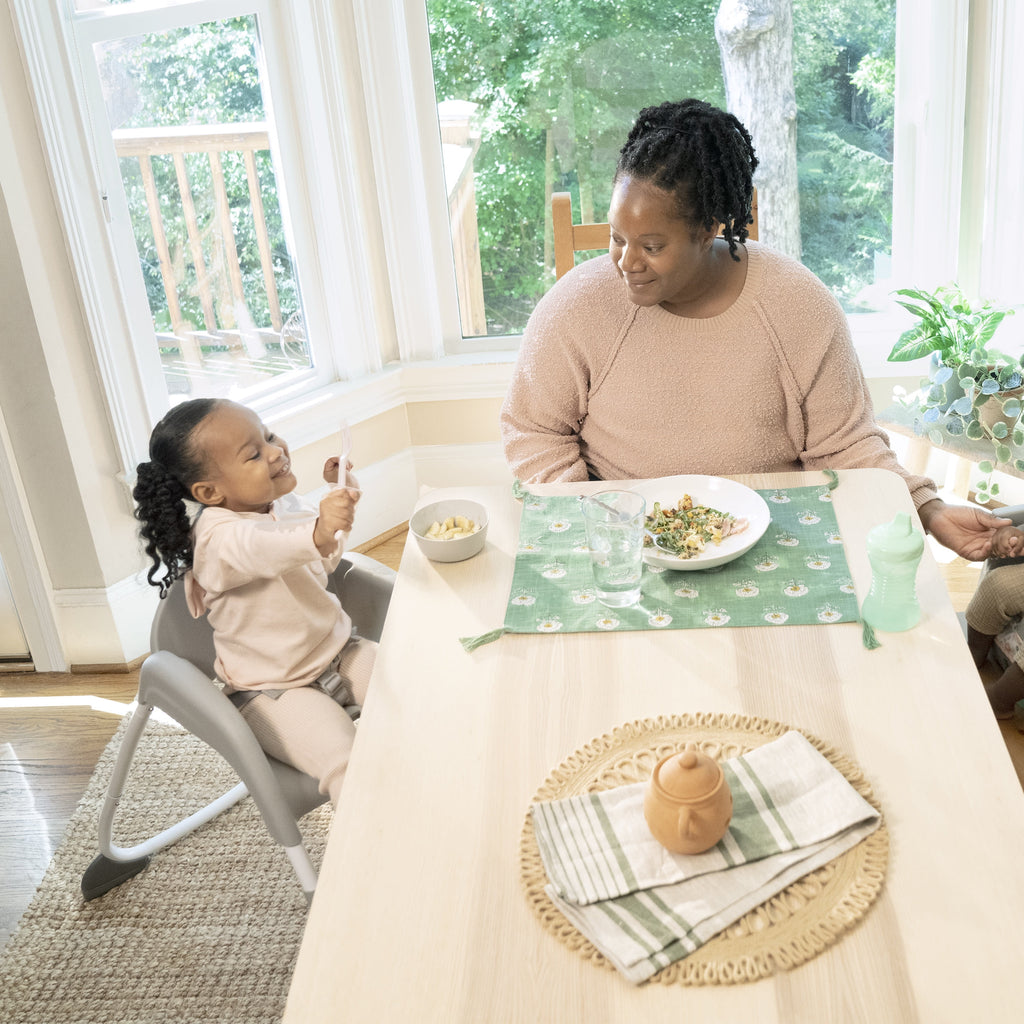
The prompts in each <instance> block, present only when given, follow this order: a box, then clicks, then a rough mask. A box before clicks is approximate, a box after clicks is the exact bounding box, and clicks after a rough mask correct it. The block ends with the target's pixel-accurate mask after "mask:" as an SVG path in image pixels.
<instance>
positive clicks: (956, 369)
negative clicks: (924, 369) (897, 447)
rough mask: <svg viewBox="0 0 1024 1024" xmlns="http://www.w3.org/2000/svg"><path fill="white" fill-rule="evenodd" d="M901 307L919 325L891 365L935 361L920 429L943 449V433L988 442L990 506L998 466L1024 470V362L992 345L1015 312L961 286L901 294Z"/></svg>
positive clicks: (981, 484)
mask: <svg viewBox="0 0 1024 1024" xmlns="http://www.w3.org/2000/svg"><path fill="white" fill-rule="evenodd" d="M896 294H897V295H898V296H901V297H902V298H898V299H897V300H896V301H897V302H898V303H899V304H900V305H901V306H902V307H903V308H904V309H905V310H907V311H908V312H909V313H912V314H913V315H914V316H915V317H917V319H918V323H916V324H915V325H914V326H913V327H910V328H909V329H907V330H906V331H904V332H903V333H902V334H901V335H900V337H899V339H898V340H897V342H896V344H895V345H894V346H893V349H892V351H891V352H890V353H889V360H890V361H891V362H905V361H907V360H910V359H919V358H921V357H922V356H926V355H930V356H931V365H930V370H929V375H928V378H927V379H926V380H923V381H922V382H921V390H920V391H919V392H918V393H917V394H916V395H915V396H914V398H913V401H916V403H917V405H918V411H919V412H920V413H921V419H920V430H921V432H922V433H923V432H927V434H928V436H929V439H930V440H931V442H932V444H934V445H936V446H941V445H942V442H943V439H944V435H943V431H945V433H946V434H949V435H950V436H964V437H967V438H968V439H970V440H973V441H982V440H986V439H987V440H989V441H990V442H991V444H992V459H983V460H982V461H981V462H979V464H978V470H979V472H980V473H981V479H979V480H978V481H977V483H976V484H975V489H976V494H977V500H978V501H979V502H980V503H981V504H985V503H986V502H987V501H988V500H989V498H991V497H994V496H995V495H996V494H998V492H999V485H998V484H996V483H993V482H992V474H993V472H994V471H995V468H996V466H998V465H1000V464H1010V463H1012V464H1013V465H1014V467H1015V468H1016V469H1017V470H1018V471H1024V422H1022V419H1024V403H1022V400H1021V399H1022V396H1024V375H1022V366H1024V356H1021V357H1020V358H1019V359H1018V358H1014V357H1012V356H1008V355H1006V354H1004V353H1002V352H999V351H997V350H996V349H994V348H992V347H991V345H990V344H989V343H990V341H991V340H992V337H993V335H994V334H995V332H996V328H998V327H999V325H1000V324H1001V323H1002V322H1003V320H1004V319H1005V318H1006V317H1007V316H1009V315H1011V314H1012V313H1013V310H1012V309H1009V308H1006V307H997V306H993V305H992V303H989V302H986V303H981V304H979V305H976V306H972V305H971V303H970V302H969V301H968V300H967V298H966V297H965V296H964V294H963V292H962V291H961V290H960V289H959V287H957V286H956V285H955V284H951V285H944V286H942V287H939V288H936V289H935V291H933V292H926V291H922V290H919V289H916V288H902V289H900V290H899V291H897V292H896Z"/></svg>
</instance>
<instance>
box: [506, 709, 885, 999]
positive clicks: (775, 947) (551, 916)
mask: <svg viewBox="0 0 1024 1024" xmlns="http://www.w3.org/2000/svg"><path fill="white" fill-rule="evenodd" d="M789 729H790V726H787V725H783V724H781V723H780V722H773V721H770V720H768V719H765V718H754V717H750V716H745V715H723V714H713V713H696V714H685V715H673V716H661V717H659V718H648V719H644V720H641V721H636V722H628V723H626V724H625V725H621V726H619V727H618V728H617V729H614V730H612V732H610V733H607V734H605V735H604V736H600V737H598V738H597V739H595V740H592V741H591V742H590V743H588V744H586V745H585V746H584V747H581V748H580V749H579V750H577V751H575V753H573V754H570V755H569V757H567V758H566V759H565V760H564V761H563V762H562V763H561V764H560V765H559V766H558V767H557V768H556V769H555V770H554V771H553V772H552V773H551V774H550V775H549V776H548V778H547V779H546V781H545V782H544V784H543V785H542V786H541V787H540V789H539V790H537V794H536V796H535V797H534V800H535V801H540V800H559V799H561V798H563V797H567V796H573V795H575V794H578V793H594V792H598V791H600V790H603V789H612V788H613V787H615V786H624V785H628V784H630V783H634V782H644V781H646V780H647V779H649V778H650V776H651V772H652V771H653V769H654V766H655V765H656V764H657V763H658V761H659V760H660V759H661V758H662V757H664V756H666V755H667V754H670V753H672V752H673V751H674V750H678V749H681V748H682V747H683V746H684V744H686V743H694V744H695V745H696V746H697V747H698V749H700V750H703V751H704V752H705V753H707V754H710V755H711V756H712V757H715V758H717V759H719V760H725V759H726V758H729V757H736V756H738V755H739V754H742V753H744V752H746V751H748V750H752V749H753V748H754V747H759V746H761V745H762V744H764V743H768V742H770V741H771V740H773V739H777V738H778V737H779V736H782V735H783V733H786V732H788V731H789ZM800 731H801V732H803V730H800ZM803 734H804V736H806V737H807V739H808V740H809V741H810V742H811V743H812V744H813V745H814V746H815V748H816V749H817V750H819V751H820V752H821V753H822V754H823V755H824V756H825V757H826V758H828V760H829V761H830V762H831V763H832V764H833V765H834V766H835V768H836V769H837V770H838V771H840V772H841V773H842V774H843V776H844V777H845V778H846V779H847V781H849V783H850V784H851V785H852V786H853V788H854V789H856V790H857V792H858V793H860V795H861V796H863V797H864V798H865V799H866V800H867V801H868V802H869V803H870V804H872V806H874V807H875V808H877V809H878V810H881V808H880V807H879V805H878V801H877V800H876V799H875V797H874V795H873V793H872V792H871V787H870V786H869V785H868V783H867V782H866V781H865V779H864V776H863V773H862V772H861V770H860V768H859V767H858V766H857V765H856V764H855V763H854V762H853V761H852V760H850V759H849V758H848V757H845V756H844V755H842V754H840V753H838V752H837V751H835V750H833V749H832V748H831V747H829V746H827V745H826V744H825V743H823V742H822V741H821V740H819V739H817V738H816V737H814V736H811V735H810V734H809V733H806V732H803ZM888 860H889V835H888V832H887V831H886V828H885V824H884V822H883V824H882V825H881V827H879V828H878V829H877V830H876V831H875V832H874V833H872V834H871V835H870V836H868V838H867V839H865V840H864V841H863V842H861V843H859V844H858V845H857V846H855V847H854V848H853V849H851V850H847V852H846V853H844V854H842V855H841V856H839V857H837V858H836V859H835V860H833V861H831V862H830V863H828V864H826V865H824V866H823V867H821V868H818V870H817V871H813V872H811V874H809V875H805V876H804V877H803V878H800V879H798V880H797V881H796V882H794V883H793V884H792V885H790V886H789V887H788V888H787V889H784V890H783V891H782V892H780V893H779V894H778V895H776V896H774V897H772V898H771V899H769V900H766V901H765V902H764V903H762V904H761V905H760V906H758V907H755V908H754V909H753V910H752V911H750V912H749V913H747V914H745V915H744V916H743V917H742V918H740V920H738V921H737V922H736V923H735V924H733V925H730V926H729V927H728V928H727V929H726V930H725V931H723V932H720V933H719V934H718V935H716V936H715V937H714V938H713V939H711V940H710V941H709V942H706V943H705V944H704V945H703V946H701V947H700V948H699V949H698V950H696V951H695V952H693V953H691V954H690V955H689V956H687V957H685V958H684V959H682V960H679V961H677V962H676V963H674V964H670V965H669V966H668V967H666V968H665V969H664V970H662V971H660V972H659V973H658V974H656V975H654V977H653V978H651V980H650V982H649V983H650V984H653V983H655V982H658V983H661V984H669V985H721V984H734V983H737V982H745V981H757V980H758V979H760V978H766V977H768V976H769V975H771V974H774V973H775V972H776V971H780V970H788V969H789V968H792V967H796V966H798V965H799V964H802V963H804V962H806V961H807V960H810V959H811V958H812V957H814V956H817V955H818V954H819V953H820V952H821V951H822V950H824V949H826V948H828V946H830V945H831V944H832V943H834V942H835V941H836V940H837V939H838V938H839V937H840V936H841V935H842V934H843V933H844V932H846V931H848V930H849V929H850V928H852V927H853V926H854V925H855V924H856V923H857V922H858V921H859V920H860V919H861V918H862V917H863V916H864V914H866V913H867V911H868V908H869V907H870V906H871V904H872V903H873V902H874V901H875V899H876V898H877V896H878V894H879V892H880V891H881V889H882V883H883V882H884V880H885V869H886V865H887V864H888ZM520 871H521V875H522V881H523V885H524V886H525V889H526V895H527V898H528V899H529V901H530V904H531V906H532V907H533V909H534V911H535V912H536V913H537V915H538V917H539V918H540V920H541V922H542V923H543V925H544V926H545V928H547V929H548V931H550V932H551V933H552V934H554V935H555V936H556V937H557V938H558V939H559V940H560V941H561V942H562V943H564V944H565V945H566V946H568V947H569V949H571V950H573V951H574V952H576V953H578V954H579V955H580V956H582V957H583V958H584V959H586V960H589V961H591V962H592V963H594V964H595V965H598V966H601V967H604V968H607V969H608V970H614V969H615V968H614V967H613V966H612V964H611V963H610V962H609V961H608V960H607V959H606V958H605V957H604V956H603V955H602V954H601V953H600V952H599V951H598V950H597V949H596V948H595V947H594V946H593V945H592V944H591V943H590V942H589V941H588V940H587V939H586V938H584V936H583V935H581V934H580V933H579V932H578V931H577V930H576V928H575V927H574V926H573V925H572V924H570V922H569V921H568V920H567V919H566V918H565V917H564V916H563V915H562V914H561V913H560V912H559V911H558V910H557V909H556V907H555V906H554V904H553V903H552V902H551V900H550V899H549V897H548V895H547V893H546V892H545V891H544V887H545V886H546V885H547V881H548V880H547V875H546V874H545V872H544V864H543V862H542V861H541V858H540V852H539V851H538V849H537V841H536V838H535V836H534V832H533V818H532V816H531V815H530V814H529V813H527V815H526V821H525V824H524V825H523V831H522V836H521V839H520Z"/></svg>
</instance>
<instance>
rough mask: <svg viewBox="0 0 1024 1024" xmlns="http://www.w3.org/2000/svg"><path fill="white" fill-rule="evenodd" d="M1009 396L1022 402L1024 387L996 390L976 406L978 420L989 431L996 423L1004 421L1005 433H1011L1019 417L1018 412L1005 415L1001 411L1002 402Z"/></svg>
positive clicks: (1023, 399)
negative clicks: (1013, 414) (1014, 414)
mask: <svg viewBox="0 0 1024 1024" xmlns="http://www.w3.org/2000/svg"><path fill="white" fill-rule="evenodd" d="M1011 398H1016V399H1017V400H1018V401H1022V402H1024V387H1021V388H1013V389H1012V390H1010V391H998V392H996V394H994V395H989V397H988V398H987V399H986V400H985V401H984V402H982V404H981V405H979V406H978V422H979V423H981V425H982V426H983V427H985V428H986V429H987V430H989V431H991V430H992V428H993V427H994V426H995V425H996V424H997V423H999V422H1002V423H1005V424H1006V429H1007V433H1008V434H1010V435H1012V434H1013V428H1014V427H1015V426H1016V425H1017V421H1018V420H1019V419H1020V414H1018V415H1016V416H1006V415H1005V414H1004V413H1003V403H1004V402H1006V401H1007V400H1008V399H1011Z"/></svg>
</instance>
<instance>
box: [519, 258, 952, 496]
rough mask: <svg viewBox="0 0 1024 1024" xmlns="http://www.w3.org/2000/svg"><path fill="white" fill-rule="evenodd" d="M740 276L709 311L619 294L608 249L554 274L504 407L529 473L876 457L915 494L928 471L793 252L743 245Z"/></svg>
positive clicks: (834, 307) (614, 474)
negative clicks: (912, 463) (898, 432)
mask: <svg viewBox="0 0 1024 1024" xmlns="http://www.w3.org/2000/svg"><path fill="white" fill-rule="evenodd" d="M747 254H748V261H747V276H746V282H745V284H744V287H743V291H742V293H741V294H740V296H739V298H738V299H737V300H736V301H735V302H734V303H733V305H732V306H730V308H729V309H728V310H726V312H724V313H722V314H720V315H719V316H715V317H710V318H707V319H703V320H694V319H689V318H686V317H681V316H676V315H674V314H672V313H669V312H667V311H666V310H664V309H662V308H661V307H660V306H654V307H651V308H644V307H640V306H636V305H634V304H633V303H631V302H630V301H629V300H628V299H627V298H626V292H625V286H624V285H623V283H622V281H621V280H620V279H619V276H618V274H617V272H616V270H615V266H614V264H613V263H612V261H611V259H610V258H609V257H604V256H602V257H597V258H596V259H592V260H590V261H588V262H587V263H584V264H582V265H581V266H579V267H577V268H576V269H575V270H573V271H571V272H570V273H569V274H567V275H566V276H565V277H563V278H562V279H561V280H560V281H559V282H558V283H557V284H556V285H555V286H554V287H553V288H552V289H551V290H550V291H549V292H548V293H547V294H546V295H545V296H544V297H543V298H542V299H541V301H540V302H539V303H538V305H537V307H536V309H535V310H534V312H533V315H532V316H531V317H530V321H529V323H528V325H527V327H526V333H525V336H524V338H523V346H522V349H521V350H520V353H519V360H518V363H517V366H516V370H515V373H514V375H513V379H512V384H511V386H510V388H509V391H508V395H507V396H506V398H505V403H504V405H503V407H502V411H501V433H502V439H503V442H504V446H505V455H506V458H507V459H508V462H509V465H510V466H511V468H512V470H513V472H514V473H515V475H516V476H517V477H518V478H519V479H520V480H522V481H523V482H524V483H534V482H551V481H557V480H586V479H587V478H588V476H594V477H597V478H599V479H602V480H621V479H636V478H648V477H660V476H672V475H675V474H679V473H698V474H709V475H729V474H736V473H771V472H782V471H786V470H794V469H808V470H820V469H837V470H839V469H850V468H856V467H862V466H877V467H881V468H883V469H890V470H893V471H894V472H896V473H899V474H901V475H902V476H904V477H905V478H906V480H907V485H908V486H909V488H910V491H911V495H912V497H913V500H914V504H915V506H916V507H920V506H921V505H922V504H923V503H924V502H926V501H928V500H930V499H931V498H934V497H936V493H935V484H934V483H933V482H932V481H931V480H928V479H927V478H925V477H921V476H912V475H910V474H909V473H908V472H907V471H906V470H904V469H903V467H902V466H900V465H899V463H898V462H897V460H896V456H895V455H894V454H893V452H892V449H891V448H890V447H889V440H888V437H887V436H886V434H885V433H884V432H883V431H882V430H881V429H880V428H879V427H878V426H877V424H876V423H875V421H874V415H873V413H872V408H871V399H870V396H869V395H868V390H867V386H866V384H865V382H864V375H863V373H862V372H861V368H860V363H859V362H858V360H857V355H856V353H855V351H854V349H853V345H852V343H851V340H850V332H849V326H848V325H847V322H846V317H845V316H844V314H843V311H842V309H841V308H840V306H839V304H838V303H837V302H836V300H835V298H834V297H833V296H832V294H831V293H830V292H829V291H828V289H827V288H825V286H824V285H823V284H822V283H821V282H820V281H819V280H818V279H817V278H816V277H815V276H814V275H813V274H812V273H811V272H810V271H809V270H807V268H806V267H804V266H803V265H802V264H800V263H798V262H797V261H796V260H793V259H790V258H789V257H787V256H783V255H781V254H779V253H777V252H774V251H772V250H771V249H768V248H766V247H764V246H762V245H759V244H758V243H757V242H748V243H747Z"/></svg>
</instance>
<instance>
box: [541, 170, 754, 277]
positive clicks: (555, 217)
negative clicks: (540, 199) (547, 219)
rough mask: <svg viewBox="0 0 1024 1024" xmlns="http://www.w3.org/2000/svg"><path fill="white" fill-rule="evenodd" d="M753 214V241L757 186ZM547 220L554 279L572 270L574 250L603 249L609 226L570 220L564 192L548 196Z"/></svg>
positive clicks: (750, 228) (750, 233)
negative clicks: (552, 253)
mask: <svg viewBox="0 0 1024 1024" xmlns="http://www.w3.org/2000/svg"><path fill="white" fill-rule="evenodd" d="M750 212H751V215H752V216H753V218H754V221H753V223H752V224H748V225H747V235H748V237H750V238H753V239H754V241H757V189H754V201H753V205H752V206H751V208H750ZM551 224H552V228H553V234H554V243H555V280H556V281H557V280H558V278H560V277H561V276H562V275H563V274H567V273H568V272H569V271H570V270H572V268H573V266H574V265H575V263H576V259H575V254H576V253H578V252H585V251H587V250H588V249H607V248H608V235H609V230H610V229H609V227H608V225H607V224H574V223H573V221H572V199H571V197H570V195H569V193H568V192H555V193H553V194H552V196H551Z"/></svg>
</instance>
